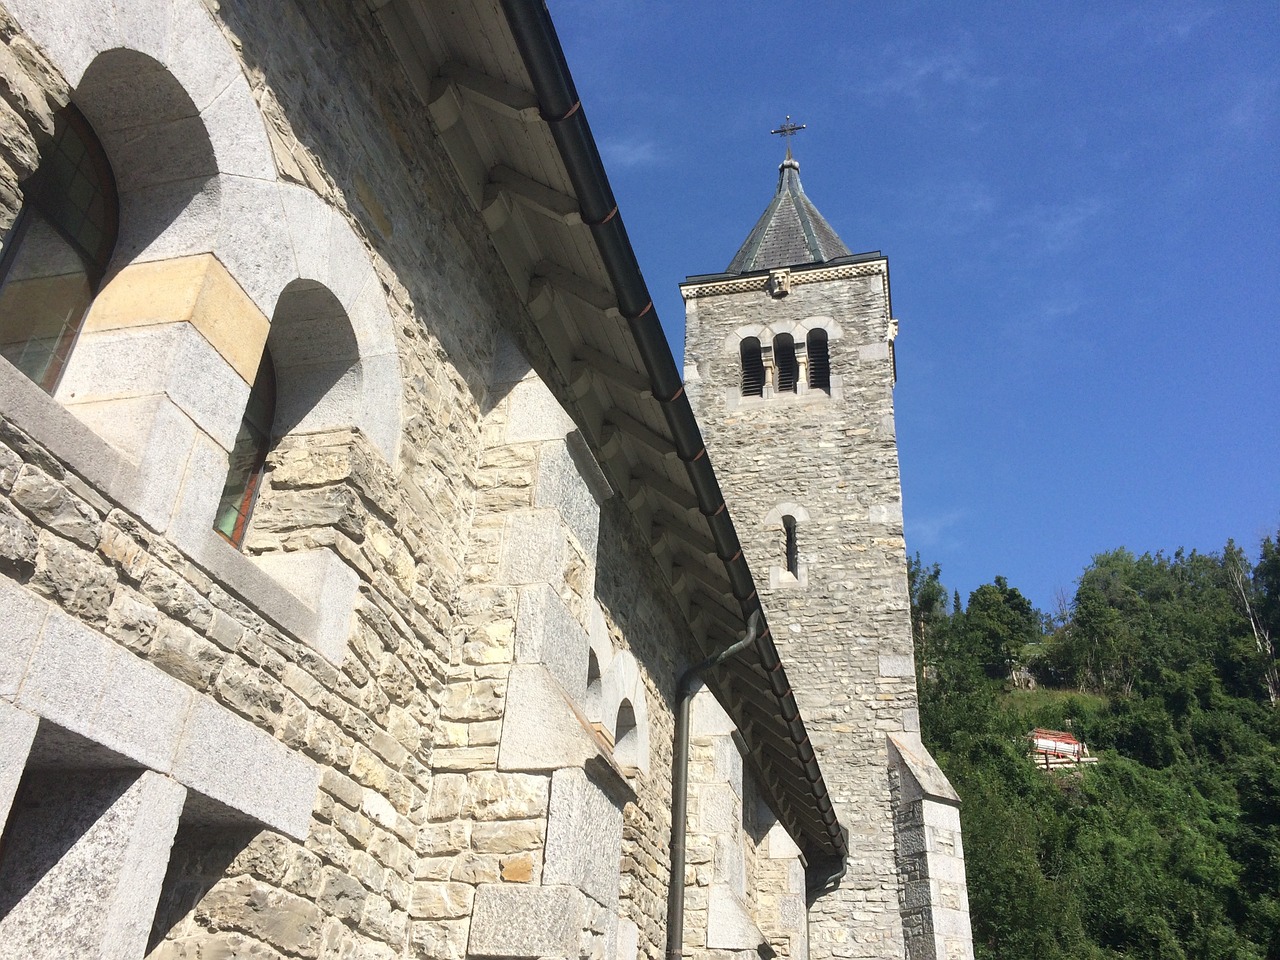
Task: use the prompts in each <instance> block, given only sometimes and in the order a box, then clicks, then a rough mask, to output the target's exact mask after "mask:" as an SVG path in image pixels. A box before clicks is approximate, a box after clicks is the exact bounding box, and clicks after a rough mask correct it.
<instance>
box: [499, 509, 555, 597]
mask: <svg viewBox="0 0 1280 960" xmlns="http://www.w3.org/2000/svg"><path fill="white" fill-rule="evenodd" d="M564 552H565V533H564V521H563V520H562V519H561V518H560V515H559V514H558V513H556V512H555V511H554V510H538V511H535V512H525V513H518V514H515V515H513V516H511V517H510V518H508V520H507V523H506V527H505V529H504V531H503V549H502V563H501V566H500V572H499V580H500V581H501V582H502V583H510V584H525V583H549V584H552V585H553V586H554V585H557V584H559V583H561V582H562V581H563V580H564Z"/></svg>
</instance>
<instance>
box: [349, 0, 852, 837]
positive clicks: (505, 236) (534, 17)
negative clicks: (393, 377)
mask: <svg viewBox="0 0 1280 960" xmlns="http://www.w3.org/2000/svg"><path fill="white" fill-rule="evenodd" d="M367 2H368V5H369V7H370V9H371V10H372V11H373V13H374V16H375V17H376V19H377V21H378V22H379V24H380V25H381V26H382V29H383V30H384V32H385V33H386V36H387V37H388V39H389V40H390V43H391V46H392V48H393V50H394V52H395V55H396V57H397V59H398V60H399V63H400V65H401V66H402V68H403V69H404V71H405V73H406V74H407V75H408V78H409V80H410V82H411V84H412V85H413V87H414V89H415V91H416V92H417V95H418V97H419V98H420V100H421V102H422V104H423V107H424V111H423V123H424V124H427V123H429V124H430V125H431V127H432V129H433V131H434V132H435V134H436V135H437V136H438V137H439V139H440V141H441V142H442V143H443V145H444V148H445V150H446V151H447V153H448V155H449V159H450V161H451V162H452V165H453V167H454V169H455V171H456V172H457V175H458V181H459V183H460V184H461V186H462V189H463V191H464V192H465V193H466V195H467V197H468V198H469V199H470V201H471V204H472V205H473V206H474V208H475V209H476V211H477V212H478V213H479V215H480V216H481V217H482V218H483V220H484V222H485V224H486V226H487V228H488V231H489V236H490V237H491V239H492V242H493V246H494V249H495V250H496V251H497V254H498V256H499V258H500V259H501V261H502V264H503V266H504V267H505V270H506V272H507V274H508V276H509V278H510V281H511V283H512V284H513V285H514V287H515V290H516V291H517V293H518V294H519V295H520V296H522V297H523V300H524V302H525V304H526V306H527V307H528V310H529V314H530V316H531V317H532V319H533V321H534V324H535V325H536V328H537V331H538V334H539V335H540V337H541V338H542V340H543V342H544V343H545V346H546V349H547V351H548V355H549V357H550V362H551V369H549V370H542V369H540V370H539V373H540V374H541V375H542V376H543V377H544V378H546V379H548V380H551V381H553V382H557V384H558V386H559V387H560V393H561V397H562V398H564V399H566V402H567V403H568V405H569V407H570V413H571V415H572V416H573V417H574V419H575V421H576V422H577V424H578V426H579V428H580V429H581V431H582V433H583V435H584V437H585V438H586V440H587V442H588V443H589V444H591V446H592V449H593V452H594V453H595V455H596V457H597V458H598V460H599V462H600V465H601V468H602V470H603V471H604V473H605V475H606V477H607V479H608V481H609V483H610V485H611V486H612V488H613V489H614V490H615V491H616V492H617V493H618V494H619V495H620V496H621V497H623V498H624V499H625V501H626V503H627V504H628V506H629V508H630V509H631V511H632V513H633V515H634V516H635V519H636V521H637V523H638V525H639V527H640V529H641V530H642V531H647V532H648V535H649V545H650V548H651V550H652V552H653V556H654V558H655V560H656V561H657V564H658V566H659V568H660V569H661V570H662V571H663V573H664V574H665V576H666V579H667V581H668V583H669V584H670V586H671V590H672V592H673V594H674V596H675V597H676V599H677V601H678V602H679V604H680V606H681V609H682V610H683V612H684V614H685V616H686V618H687V621H688V623H689V626H690V629H691V632H692V635H693V638H694V640H695V642H696V643H697V644H698V645H699V646H700V647H701V648H702V650H703V652H704V653H710V652H712V651H714V650H716V649H720V648H722V647H724V646H725V645H727V644H728V643H730V642H733V641H735V640H736V639H737V638H738V636H739V635H740V634H741V633H742V632H743V631H744V630H745V623H746V620H747V618H748V617H749V616H750V615H751V613H752V612H754V611H757V610H760V601H759V598H758V596H757V593H756V589H755V584H754V581H753V579H752V577H751V573H750V570H749V569H748V568H747V565H746V560H745V558H744V557H743V553H742V549H741V545H740V543H739V541H738V537H737V533H736V531H735V530H734V528H733V523H732V520H731V519H730V517H729V512H728V510H727V508H726V506H725V504H724V498H723V497H722V496H721V493H720V487H719V483H718V481H717V480H716V477H715V473H714V471H713V470H712V468H711V465H710V462H709V459H708V457H707V453H706V449H705V446H704V445H703V443H702V437H701V433H700V432H699V429H698V425H697V421H696V419H695V418H694V415H693V411H692V409H691V408H690V406H689V402H688V399H687V397H686V396H685V394H684V386H683V383H682V382H681V379H680V374H679V371H678V369H677V367H676V364H675V359H674V357H673V356H672V354H671V349H670V347H669V345H668V344H667V342H666V339H665V336H664V335H663V332H662V328H661V324H660V323H659V321H658V317H657V314H656V312H655V310H654V309H653V304H652V301H651V299H650V297H649V294H648V290H647V288H646V286H645V283H644V279H643V277H642V276H641V274H640V270H639V266H638V264H637V263H636V260H635V256H634V253H633V252H632V249H631V245H630V242H629V241H628V239H627V236H626V231H625V228H624V227H623V225H622V219H621V217H620V216H619V215H618V211H617V205H616V203H615V202H614V199H613V194H612V191H611V190H610V188H609V183H608V179H607V177H606V176H605V174H604V169H603V166H602V164H601V162H600V157H599V153H598V151H597V149H596V146H595V142H594V140H593V139H592V136H591V132H590V128H589V127H588V125H587V122H586V117H585V115H584V113H583V111H582V109H581V104H580V102H579V101H578V98H577V94H576V91H575V90H574V87H573V81H572V77H571V76H570V74H569V71H568V67H567V65H566V64H565V62H564V57H563V53H562V51H561V49H560V45H559V41H558V39H557V38H556V35H555V30H554V27H553V26H552V24H551V21H550V18H549V15H548V14H547V11H546V8H545V5H544V4H543V3H542V2H541V0H502V2H501V3H500V4H499V3H485V4H452V3H443V2H430V0H367ZM761 615H762V616H763V611H762V610H761ZM706 679H707V682H708V685H709V686H710V687H711V688H712V690H713V691H714V692H715V693H716V695H717V697H718V699H719V700H720V702H721V704H722V705H723V706H724V707H725V709H726V710H727V711H728V713H729V714H730V716H731V717H732V718H733V720H734V722H735V723H736V724H737V726H738V728H739V730H740V731H741V734H742V736H743V738H744V742H745V743H746V744H747V745H748V748H749V752H750V756H749V761H750V762H751V763H752V764H753V765H754V766H755V767H756V768H757V772H758V773H759V774H760V775H761V776H760V777H759V780H760V786H761V788H762V790H763V791H764V792H765V793H766V796H767V798H768V799H769V801H770V805H771V806H772V808H773V809H774V811H775V812H776V813H777V814H778V816H779V818H780V820H781V821H782V822H783V824H784V825H785V826H786V827H787V828H788V830H789V831H790V833H791V834H792V835H793V836H794V837H795V838H796V839H797V840H798V841H799V842H800V844H801V846H802V847H803V848H804V849H805V851H806V854H807V856H808V857H809V858H810V860H811V861H814V860H819V859H827V858H831V857H833V856H838V857H843V855H844V852H845V841H844V838H843V835H842V833H841V830H840V826H839V824H838V823H837V821H836V817H835V813H834V810H833V809H832V804H831V800H830V798H829V797H828V795H827V789H826V785H825V783H824V781H823V778H822V773H821V771H820V770H819V768H818V764H817V760H816V759H815V757H814V753H813V748H812V746H811V745H810V743H809V739H808V736H807V734H806V732H805V729H804V722H803V720H802V719H801V718H800V715H799V710H798V708H797V706H796V701H795V697H794V696H793V695H792V693H791V689H790V685H789V683H788V681H787V677H786V672H785V670H784V669H783V666H782V663H781V661H780V659H779V657H778V652H777V649H776V647H775V646H774V643H773V640H772V637H771V636H770V634H769V631H768V626H767V622H766V624H765V626H764V628H763V630H762V635H761V637H760V638H759V640H758V641H757V642H756V644H755V645H754V648H753V649H750V650H748V651H747V652H746V653H744V655H742V656H741V657H739V658H737V659H735V660H734V661H732V662H730V663H728V664H726V665H724V666H723V667H722V668H720V669H718V670H717V671H716V672H715V673H714V674H713V675H711V676H708V677H707V678H706Z"/></svg>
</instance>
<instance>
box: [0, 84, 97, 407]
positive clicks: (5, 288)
mask: <svg viewBox="0 0 1280 960" xmlns="http://www.w3.org/2000/svg"><path fill="white" fill-rule="evenodd" d="M22 193H23V204H22V209H21V210H20V211H19V212H18V217H17V219H16V220H14V222H13V226H12V228H10V230H9V232H8V234H7V235H6V236H5V238H4V249H3V252H2V253H0V355H3V356H4V358H5V359H6V360H8V361H9V362H10V363H12V364H13V365H14V366H15V367H17V368H18V369H19V370H21V371H22V372H23V373H24V374H26V376H27V377H29V378H30V379H31V380H34V381H35V382H36V383H37V384H39V385H40V387H41V388H42V389H43V390H44V391H45V392H46V393H53V391H54V389H55V388H56V387H57V386H58V380H59V379H60V378H61V376H62V371H63V370H64V369H65V367H66V363H67V358H68V357H69V356H70V355H71V348H72V347H73V346H74V345H75V342H76V337H77V336H78V335H79V333H80V327H81V325H82V324H83V322H84V316H85V314H86V313H87V312H88V310H89V305H90V304H91V303H92V302H93V298H94V296H95V295H96V294H97V292H98V288H99V286H100V285H101V283H102V280H103V277H104V276H105V275H106V272H107V264H108V263H110V261H111V253H112V251H113V250H114V249H115V245H116V234H117V232H118V226H119V219H120V213H119V201H118V200H117V196H116V181H115V175H114V174H113V173H112V172H111V165H110V164H109V163H108V162H107V155H106V152H105V151H104V150H103V149H102V144H101V143H99V142H98V138H97V136H96V135H95V134H94V132H93V128H92V127H90V126H89V121H87V120H86V119H85V118H84V116H83V115H82V114H81V113H80V111H79V110H77V109H76V108H75V107H74V106H71V105H68V106H67V107H66V108H64V109H63V110H62V111H61V112H59V114H58V117H57V121H56V125H55V128H54V135H53V139H52V140H50V141H49V142H48V143H47V144H46V145H45V146H44V147H43V148H42V149H41V151H40V165H39V166H38V167H37V168H36V172H35V173H34V174H32V175H31V176H30V177H29V178H28V179H27V180H26V181H25V182H24V183H23V184H22Z"/></svg>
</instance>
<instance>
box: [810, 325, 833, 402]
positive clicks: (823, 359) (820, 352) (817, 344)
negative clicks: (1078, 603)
mask: <svg viewBox="0 0 1280 960" xmlns="http://www.w3.org/2000/svg"><path fill="white" fill-rule="evenodd" d="M806 345H807V346H808V351H809V389H810V390H826V391H827V392H828V393H829V392H830V391H831V355H830V353H829V352H828V349H827V331H825V330H822V329H814V330H810V331H809V336H808V338H807V339H806Z"/></svg>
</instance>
